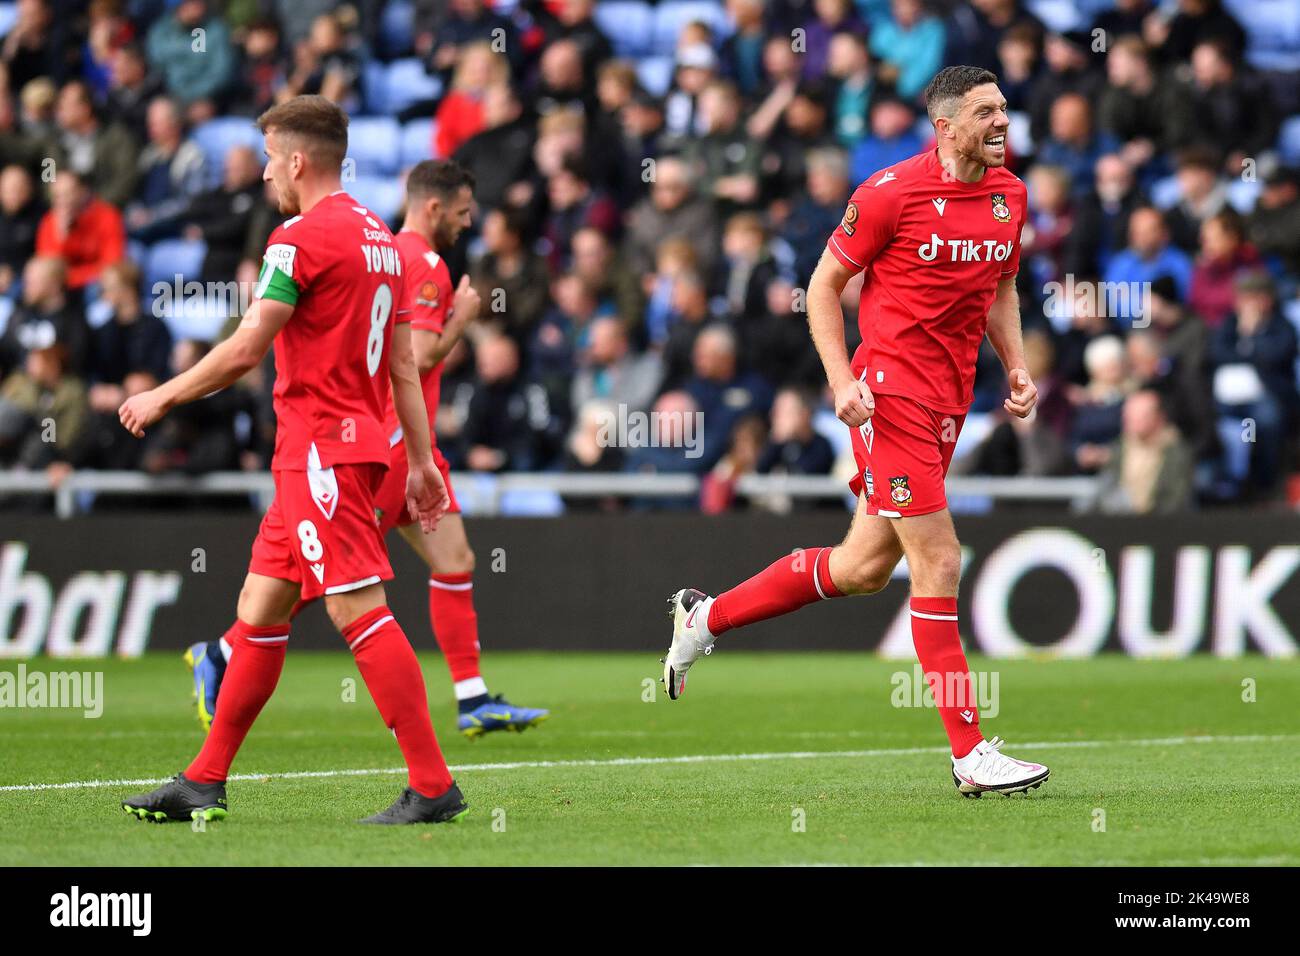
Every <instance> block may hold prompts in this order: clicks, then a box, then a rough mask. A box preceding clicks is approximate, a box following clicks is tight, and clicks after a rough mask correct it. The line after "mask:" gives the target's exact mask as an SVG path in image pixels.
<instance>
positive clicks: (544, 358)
mask: <svg viewBox="0 0 1300 956" xmlns="http://www.w3.org/2000/svg"><path fill="white" fill-rule="evenodd" d="M551 301H552V303H553V304H552V306H551V308H550V309H549V310H547V312H546V315H545V316H543V318H542V321H541V324H540V325H538V327H537V331H536V333H535V334H534V335H533V338H532V340H531V341H530V342H528V343H527V348H526V349H525V350H524V358H525V359H526V360H527V361H526V364H525V368H526V369H527V371H528V376H529V378H530V379H531V380H532V381H535V382H537V383H539V384H540V385H541V386H542V387H543V388H545V389H546V391H547V394H548V395H550V397H551V405H552V407H553V408H556V409H561V410H562V409H564V408H565V407H566V406H567V404H568V400H569V392H570V386H571V385H572V384H573V376H574V373H575V371H576V369H577V356H578V353H579V352H580V351H582V350H583V349H585V348H586V347H587V342H588V336H589V334H590V330H591V323H592V320H593V319H595V317H596V307H597V304H598V303H597V299H596V295H595V292H594V291H593V290H592V288H591V287H590V286H588V285H587V283H585V282H583V281H582V279H581V278H579V277H578V276H577V275H575V274H574V273H572V272H566V273H563V274H562V275H559V276H557V277H556V278H555V281H554V282H552V283H551Z"/></svg>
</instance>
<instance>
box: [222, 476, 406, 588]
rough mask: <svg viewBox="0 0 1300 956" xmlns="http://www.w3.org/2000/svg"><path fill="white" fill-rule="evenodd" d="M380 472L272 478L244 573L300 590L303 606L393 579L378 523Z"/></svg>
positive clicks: (382, 477) (381, 477)
mask: <svg viewBox="0 0 1300 956" xmlns="http://www.w3.org/2000/svg"><path fill="white" fill-rule="evenodd" d="M383 479H384V466H383V465H381V464H377V463H372V462H366V463H362V464H339V465H335V466H334V467H333V468H323V469H309V470H307V471H276V472H275V500H274V501H273V502H271V507H270V508H268V509H267V512H266V514H265V515H264V516H263V517H262V526H261V527H260V528H258V529H257V539H256V540H255V541H254V542H253V557H252V560H251V561H250V562H249V564H248V570H249V571H251V572H253V573H254V574H265V575H267V576H268V577H272V578H281V579H283V580H285V581H296V582H297V583H298V584H299V586H300V587H301V588H302V593H301V600H303V601H310V600H313V599H314V598H318V597H320V596H321V595H323V594H341V593H342V592H344V591H355V590H357V589H358V588H363V587H366V586H367V585H371V584H377V583H379V582H380V581H387V580H389V579H391V578H392V576H393V569H392V566H391V565H390V564H389V563H388V549H387V548H385V547H384V536H383V534H382V533H380V530H379V523H378V522H377V521H376V520H375V492H376V490H377V489H378V488H379V486H380V483H381V482H382V481H383Z"/></svg>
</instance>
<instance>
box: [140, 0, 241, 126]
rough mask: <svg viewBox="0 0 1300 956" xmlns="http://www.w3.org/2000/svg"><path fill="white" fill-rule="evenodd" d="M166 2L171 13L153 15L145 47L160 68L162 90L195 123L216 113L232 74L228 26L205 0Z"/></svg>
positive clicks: (170, 0)
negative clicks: (199, 45) (199, 43)
mask: <svg viewBox="0 0 1300 956" xmlns="http://www.w3.org/2000/svg"><path fill="white" fill-rule="evenodd" d="M169 3H170V5H171V7H172V15H171V16H170V17H160V18H159V19H157V20H155V21H154V24H153V26H152V27H151V28H150V29H149V36H148V40H147V41H146V50H147V52H148V54H149V62H150V64H151V65H152V66H153V68H154V69H155V70H157V71H158V72H159V73H161V74H162V78H163V83H164V84H165V85H166V87H167V92H168V93H170V94H171V95H172V96H174V97H176V99H177V100H178V101H179V102H180V104H181V106H182V108H183V109H184V110H185V114H186V117H187V118H188V119H189V121H190V122H191V123H193V124H195V125H197V124H199V123H202V122H203V121H205V120H208V119H211V118H212V117H213V116H215V115H216V112H217V107H218V105H219V104H220V102H221V100H222V98H223V97H224V96H225V94H226V93H227V90H228V87H229V86H230V82H231V80H232V79H234V76H235V47H234V44H233V42H232V41H231V36H230V29H229V28H228V27H227V26H226V23H225V21H224V20H222V19H221V17H220V16H219V15H217V14H215V13H213V12H211V11H210V10H209V8H208V3H207V0H180V2H174V0H169ZM196 30H197V31H199V32H198V33H197V34H196V33H195V31H196ZM200 41H201V42H202V44H203V46H202V54H203V55H202V56H197V55H196V52H197V51H196V49H195V44H196V43H197V42H200Z"/></svg>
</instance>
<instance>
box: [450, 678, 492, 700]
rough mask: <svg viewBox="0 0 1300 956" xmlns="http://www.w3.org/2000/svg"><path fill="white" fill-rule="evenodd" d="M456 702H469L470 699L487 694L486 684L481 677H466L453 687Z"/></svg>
mask: <svg viewBox="0 0 1300 956" xmlns="http://www.w3.org/2000/svg"><path fill="white" fill-rule="evenodd" d="M454 689H455V691H456V699H457V700H469V699H470V698H471V697H483V696H486V694H487V683H486V682H485V681H484V680H483V678H482V677H466V678H465V679H464V680H458V681H456V683H455V685H454Z"/></svg>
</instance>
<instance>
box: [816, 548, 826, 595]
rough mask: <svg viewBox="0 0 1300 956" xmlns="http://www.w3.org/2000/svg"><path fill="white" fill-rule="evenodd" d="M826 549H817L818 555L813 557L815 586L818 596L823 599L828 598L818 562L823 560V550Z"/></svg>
mask: <svg viewBox="0 0 1300 956" xmlns="http://www.w3.org/2000/svg"><path fill="white" fill-rule="evenodd" d="M825 550H826V549H825V548H819V549H818V550H817V557H815V558H813V587H815V588H816V589H817V596H818V597H819V598H821V599H822V600H823V601H825V600H826V592H825V591H823V590H822V582H821V578H820V577H819V576H818V574H817V564H818V562H820V561H821V559H822V552H823V551H825Z"/></svg>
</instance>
